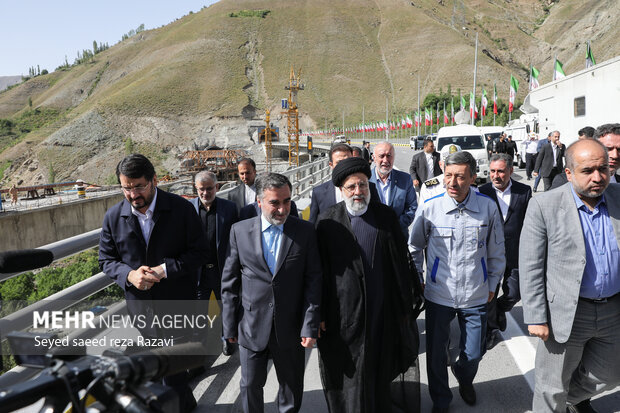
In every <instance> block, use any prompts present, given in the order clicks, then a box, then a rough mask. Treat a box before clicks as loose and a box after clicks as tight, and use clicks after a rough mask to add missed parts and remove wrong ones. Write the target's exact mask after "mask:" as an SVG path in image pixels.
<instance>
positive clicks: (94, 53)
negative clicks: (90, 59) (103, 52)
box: [93, 40, 99, 55]
mask: <svg viewBox="0 0 620 413" xmlns="http://www.w3.org/2000/svg"><path fill="white" fill-rule="evenodd" d="M98 52H99V49H98V48H97V40H93V55H96V54H97V53H98Z"/></svg>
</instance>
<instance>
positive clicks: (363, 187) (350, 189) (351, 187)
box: [342, 182, 368, 194]
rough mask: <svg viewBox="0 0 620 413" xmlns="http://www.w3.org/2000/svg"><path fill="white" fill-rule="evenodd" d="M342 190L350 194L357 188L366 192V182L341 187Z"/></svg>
mask: <svg viewBox="0 0 620 413" xmlns="http://www.w3.org/2000/svg"><path fill="white" fill-rule="evenodd" d="M342 188H343V189H346V191H347V192H348V193H350V194H352V193H353V192H355V188H359V189H360V191H366V190H367V189H368V182H358V183H356V184H351V185H347V186H343V187H342Z"/></svg>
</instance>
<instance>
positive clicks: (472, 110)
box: [469, 92, 478, 120]
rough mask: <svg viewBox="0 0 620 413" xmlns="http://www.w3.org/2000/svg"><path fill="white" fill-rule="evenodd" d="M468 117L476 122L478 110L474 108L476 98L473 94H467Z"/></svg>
mask: <svg viewBox="0 0 620 413" xmlns="http://www.w3.org/2000/svg"><path fill="white" fill-rule="evenodd" d="M469 116H470V117H471V118H472V119H474V120H476V118H477V117H478V109H477V108H476V98H475V97H474V92H469Z"/></svg>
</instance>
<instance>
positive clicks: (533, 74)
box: [530, 66, 540, 90]
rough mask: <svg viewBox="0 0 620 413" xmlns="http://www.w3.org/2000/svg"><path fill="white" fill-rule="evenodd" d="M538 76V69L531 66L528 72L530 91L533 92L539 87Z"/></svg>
mask: <svg viewBox="0 0 620 413" xmlns="http://www.w3.org/2000/svg"><path fill="white" fill-rule="evenodd" d="M538 75H539V72H538V69H536V68H535V67H534V66H532V69H531V70H530V90H534V89H536V88H537V87H539V86H540V83H539V82H538Z"/></svg>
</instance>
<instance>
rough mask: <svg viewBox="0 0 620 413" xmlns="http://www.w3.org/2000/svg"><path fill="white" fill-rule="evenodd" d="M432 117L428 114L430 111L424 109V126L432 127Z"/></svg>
mask: <svg viewBox="0 0 620 413" xmlns="http://www.w3.org/2000/svg"><path fill="white" fill-rule="evenodd" d="M430 124H431V117H430V115H429V113H428V109H426V108H424V126H430Z"/></svg>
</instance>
